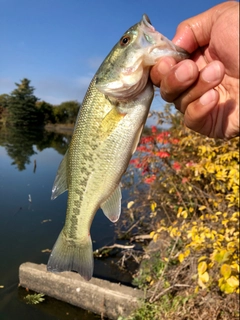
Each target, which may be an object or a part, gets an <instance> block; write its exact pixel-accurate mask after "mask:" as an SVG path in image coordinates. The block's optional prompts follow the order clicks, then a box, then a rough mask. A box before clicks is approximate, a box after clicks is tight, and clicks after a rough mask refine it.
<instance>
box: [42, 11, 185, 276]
mask: <svg viewBox="0 0 240 320" xmlns="http://www.w3.org/2000/svg"><path fill="white" fill-rule="evenodd" d="M166 55H171V56H173V57H174V58H175V59H176V60H177V61H180V60H182V59H185V58H187V57H188V54H187V53H186V52H185V51H184V50H183V49H181V48H179V47H176V46H174V44H173V43H172V42H171V41H170V40H168V39H167V38H165V37H164V36H162V35H161V34H160V33H159V32H157V31H156V30H155V29H154V27H153V26H152V25H151V24H150V21H149V19H148V17H147V16H146V15H144V16H143V19H142V20H141V21H140V23H138V24H136V25H134V26H133V27H131V28H130V29H129V30H128V31H127V32H126V33H125V34H124V36H123V37H122V38H121V39H120V41H119V42H118V43H117V44H116V45H115V47H114V48H113V50H112V51H111V52H110V54H109V55H108V56H107V57H106V59H105V60H104V61H103V63H102V65H101V66H100V68H99V70H98V71H97V73H96V75H95V76H94V78H93V80H92V81H91V83H90V85H89V88H88V90H87V93H86V95H85V98H84V100H83V103H82V107H81V108H80V111H79V115H78V117H77V121H76V125H75V129H74V134H73V137H72V140H71V143H70V145H69V149H68V151H67V153H66V155H65V157H64V159H63V160H62V162H61V164H60V166H59V169H58V172H57V176H56V179H55V181H54V186H53V190H52V199H55V198H56V197H57V196H58V195H60V194H61V193H63V192H64V191H66V190H68V203H67V213H66V221H65V224H64V227H63V229H62V231H61V233H60V235H59V237H58V239H57V241H56V243H55V245H54V247H53V250H52V253H51V255H50V258H49V261H48V265H47V269H48V270H49V271H52V272H61V271H66V270H74V271H77V272H78V273H79V274H80V275H81V276H83V277H84V278H85V279H86V280H89V279H90V278H91V277H92V274H93V253H92V241H91V236H90V227H91V224H92V220H93V218H94V216H95V213H96V211H97V210H98V208H99V207H100V208H101V209H102V210H103V212H104V214H105V215H106V216H107V217H108V218H109V219H110V220H111V221H113V222H115V221H117V220H118V218H119V216H120V212H121V190H120V180H121V177H122V175H123V174H124V172H125V171H126V169H127V166H128V163H129V161H130V158H131V156H132V154H133V153H134V151H135V149H136V147H137V144H138V142H139V139H140V136H141V132H142V129H143V127H144V124H145V122H146V118H147V115H148V112H149V108H150V105H151V102H152V99H153V95H154V91H153V85H152V83H151V81H150V79H149V71H150V67H151V66H152V65H154V64H155V63H156V61H157V59H159V58H160V57H162V56H166Z"/></svg>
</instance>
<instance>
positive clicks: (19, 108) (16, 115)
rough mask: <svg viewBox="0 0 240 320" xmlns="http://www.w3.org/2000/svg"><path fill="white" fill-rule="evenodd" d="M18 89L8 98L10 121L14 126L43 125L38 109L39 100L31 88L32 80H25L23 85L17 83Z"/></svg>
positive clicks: (22, 81)
mask: <svg viewBox="0 0 240 320" xmlns="http://www.w3.org/2000/svg"><path fill="white" fill-rule="evenodd" d="M16 86H17V89H15V90H13V91H12V92H11V94H10V95H9V98H8V111H9V116H8V121H9V122H10V123H11V124H13V125H14V126H21V127H22V126H35V125H42V124H43V122H42V119H41V117H39V110H38V109H37V108H36V102H37V101H38V98H37V97H36V96H35V95H34V94H33V93H34V90H35V88H34V87H32V86H30V80H28V79H26V78H24V79H23V80H21V83H16Z"/></svg>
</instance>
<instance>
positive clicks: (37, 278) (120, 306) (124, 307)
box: [19, 262, 144, 319]
mask: <svg viewBox="0 0 240 320" xmlns="http://www.w3.org/2000/svg"><path fill="white" fill-rule="evenodd" d="M19 282H20V285H21V286H22V287H25V288H29V289H31V290H33V291H36V292H38V293H43V294H45V295H48V296H50V297H53V298H56V299H58V300H61V301H65V302H68V303H70V304H72V305H74V306H77V307H81V308H83V309H86V310H89V311H92V312H94V313H96V314H99V315H102V316H104V317H107V318H109V319H117V318H118V317H119V316H124V317H126V316H128V315H129V314H130V313H131V312H132V311H133V310H135V309H136V308H138V307H139V306H140V304H141V301H142V299H143V298H144V293H143V292H142V291H140V290H137V289H133V288H130V287H127V286H124V285H120V284H116V283H111V282H109V281H106V280H101V279H97V278H92V279H91V280H90V281H89V282H87V281H85V280H83V279H82V278H81V277H80V275H79V274H77V273H74V272H62V273H58V274H55V273H51V272H48V271H47V269H46V265H43V264H41V265H38V264H34V263H31V262H26V263H23V264H22V265H21V266H20V268H19Z"/></svg>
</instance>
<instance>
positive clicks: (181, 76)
mask: <svg viewBox="0 0 240 320" xmlns="http://www.w3.org/2000/svg"><path fill="white" fill-rule="evenodd" d="M175 76H176V78H177V79H178V81H179V82H186V81H188V80H190V79H192V78H193V66H192V64H191V63H190V62H187V61H184V63H182V64H181V65H180V66H179V67H178V68H177V70H176V71H175Z"/></svg>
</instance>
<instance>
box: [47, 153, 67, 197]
mask: <svg viewBox="0 0 240 320" xmlns="http://www.w3.org/2000/svg"><path fill="white" fill-rule="evenodd" d="M67 159H68V151H67V152H66V154H65V156H64V158H63V159H62V162H61V163H60V165H59V167H58V171H57V175H56V178H55V180H54V183H53V187H52V196H51V199H52V200H54V199H56V198H57V197H58V196H59V195H60V194H62V193H63V192H65V191H66V190H67V189H68V184H67Z"/></svg>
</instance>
